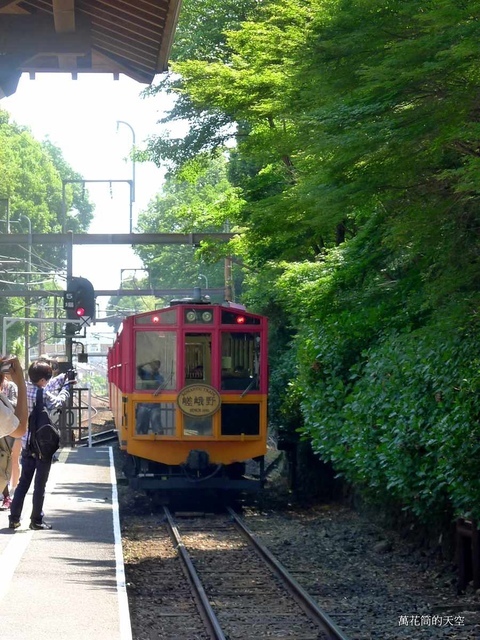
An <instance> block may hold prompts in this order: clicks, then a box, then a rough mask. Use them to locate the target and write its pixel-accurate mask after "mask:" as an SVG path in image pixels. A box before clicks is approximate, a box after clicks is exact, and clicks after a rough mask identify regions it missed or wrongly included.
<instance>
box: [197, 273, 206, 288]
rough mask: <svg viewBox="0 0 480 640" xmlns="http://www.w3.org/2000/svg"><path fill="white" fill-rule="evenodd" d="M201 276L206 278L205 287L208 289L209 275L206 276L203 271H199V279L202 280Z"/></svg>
mask: <svg viewBox="0 0 480 640" xmlns="http://www.w3.org/2000/svg"><path fill="white" fill-rule="evenodd" d="M200 278H205V289H208V280H207V276H204V275H203V273H199V274H198V279H199V280H200Z"/></svg>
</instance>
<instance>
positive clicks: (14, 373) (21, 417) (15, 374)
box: [10, 358, 28, 438]
mask: <svg viewBox="0 0 480 640" xmlns="http://www.w3.org/2000/svg"><path fill="white" fill-rule="evenodd" d="M10 362H11V363H12V366H11V369H10V377H11V378H12V382H14V383H15V384H16V385H17V406H16V407H15V410H14V413H15V415H16V416H17V418H18V427H17V428H16V429H15V431H13V433H11V434H10V435H11V436H12V437H13V438H21V437H22V436H23V435H25V433H26V432H27V426H28V408H27V387H26V385H25V378H24V376H23V369H22V365H21V364H20V362H19V360H18V358H12V359H11V360H10Z"/></svg>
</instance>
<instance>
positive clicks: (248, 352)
mask: <svg viewBox="0 0 480 640" xmlns="http://www.w3.org/2000/svg"><path fill="white" fill-rule="evenodd" d="M259 387H260V335H259V334H258V333H246V332H245V333H244V332H240V333H239V332H233V331H232V332H230V331H224V332H222V389H223V390H225V391H244V390H246V389H248V390H249V391H250V390H256V389H259Z"/></svg>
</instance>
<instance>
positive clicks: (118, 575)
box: [0, 447, 132, 640]
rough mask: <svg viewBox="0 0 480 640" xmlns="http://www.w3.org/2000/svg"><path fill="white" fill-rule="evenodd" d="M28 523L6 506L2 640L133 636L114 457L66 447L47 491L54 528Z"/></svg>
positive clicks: (0, 566) (0, 554) (0, 545)
mask: <svg viewBox="0 0 480 640" xmlns="http://www.w3.org/2000/svg"><path fill="white" fill-rule="evenodd" d="M31 500H32V498H31V494H29V495H27V497H26V499H25V506H24V510H23V514H22V525H21V528H20V529H17V530H15V531H14V530H11V529H8V512H6V511H0V638H1V640H46V639H47V638H48V639H49V640H50V639H53V640H64V639H65V640H132V635H131V626H130V615H129V611H128V600H127V594H126V587H125V576H124V567H123V556H122V550H121V535H120V525H119V518H118V501H117V486H116V480H115V472H114V468H113V456H112V451H111V449H110V448H109V447H93V448H84V447H81V448H78V449H67V450H62V452H61V453H60V460H59V462H56V463H54V464H53V465H52V469H51V472H50V478H49V481H48V483H47V494H46V497H45V509H44V510H45V521H46V522H48V523H50V524H52V525H53V529H52V530H51V531H31V530H30V529H29V528H28V525H29V523H30V518H29V516H30V510H31V504H32V502H31Z"/></svg>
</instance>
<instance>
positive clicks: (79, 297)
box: [63, 276, 95, 325]
mask: <svg viewBox="0 0 480 640" xmlns="http://www.w3.org/2000/svg"><path fill="white" fill-rule="evenodd" d="M63 307H64V309H65V311H66V312H67V318H68V319H69V320H79V319H82V320H84V324H86V325H89V324H90V322H91V321H92V320H94V319H95V289H94V288H93V285H92V283H91V282H90V280H87V279H86V278H80V277H75V276H73V277H71V278H70V279H69V281H68V284H67V290H66V291H65V293H64V298H63Z"/></svg>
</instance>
